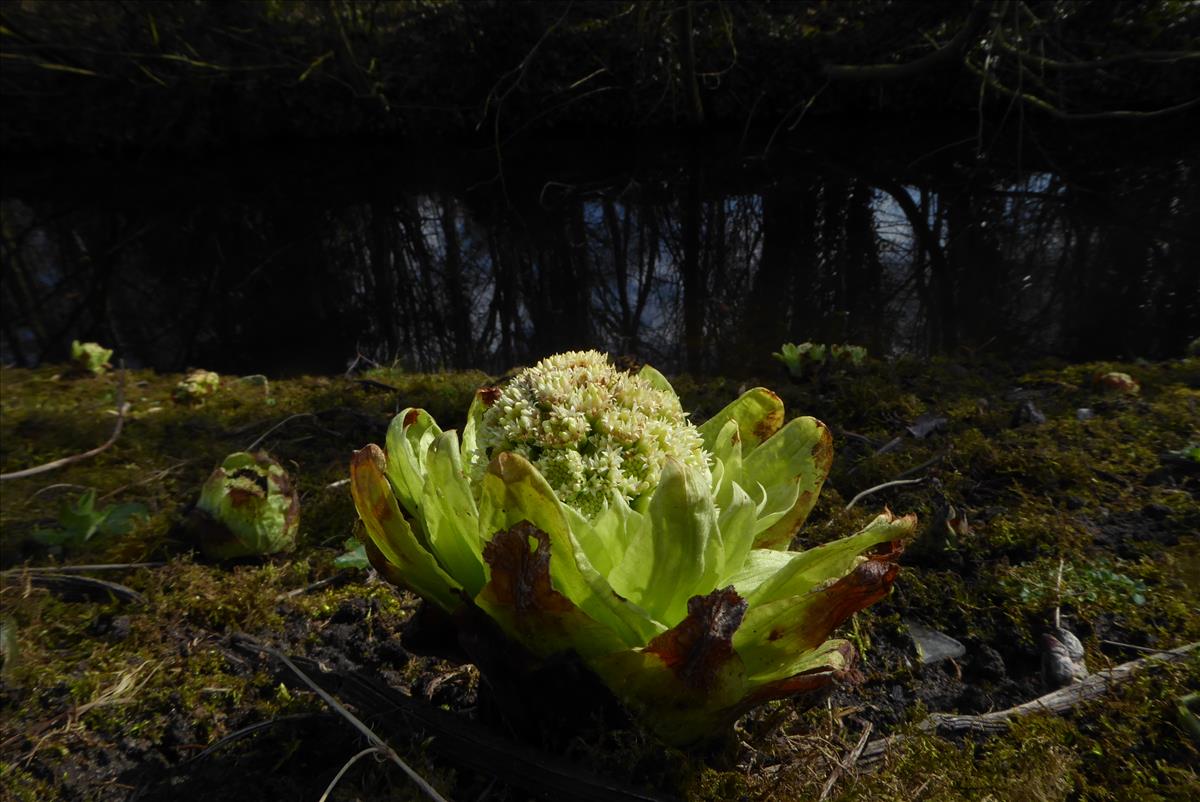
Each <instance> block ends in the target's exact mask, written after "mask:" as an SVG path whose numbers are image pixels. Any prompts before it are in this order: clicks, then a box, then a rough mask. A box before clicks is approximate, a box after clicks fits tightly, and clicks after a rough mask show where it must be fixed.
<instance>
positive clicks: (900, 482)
mask: <svg viewBox="0 0 1200 802" xmlns="http://www.w3.org/2000/svg"><path fill="white" fill-rule="evenodd" d="M924 481H925V477H923V476H922V477H921V478H920V479H893V480H892V481H890V482H884V483H883V484H881V485H875V486H874V487H868V488H867V489H866V490H864V491H862V492H861V493H859V494H858V495H857V496H855V497H854V498H852V499H850V503H849V504H847V505H846V509H850V508H851V507H853V506H854V505H855V504H857V503H858V502H860V501H862V500H863V499H864V498H866V497H867V496H869V495H871V494H872V493H878V492H879V491H880V490H886V489H887V488H889V487H899V486H901V485H919V484H920V483H921V482H924Z"/></svg>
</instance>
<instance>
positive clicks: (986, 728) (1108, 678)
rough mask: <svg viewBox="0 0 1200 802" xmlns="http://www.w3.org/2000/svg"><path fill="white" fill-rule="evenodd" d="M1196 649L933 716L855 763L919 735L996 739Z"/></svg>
mask: <svg viewBox="0 0 1200 802" xmlns="http://www.w3.org/2000/svg"><path fill="white" fill-rule="evenodd" d="M1197 648H1200V643H1189V644H1187V645H1186V646H1180V647H1178V648H1176V649H1171V650H1169V651H1164V652H1160V653H1159V654H1156V655H1152V656H1150V657H1143V658H1141V659H1139V660H1132V661H1130V662H1128V663H1122V664H1121V665H1119V666H1116V667H1115V668H1111V669H1108V670H1107V671H1098V672H1096V673H1095V674H1092V675H1091V676H1090V677H1088V678H1087V679H1084V680H1082V681H1080V682H1077V683H1075V684H1074V685H1068V686H1067V687H1065V688H1061V689H1059V690H1057V691H1054V692H1052V693H1048V694H1046V695H1045V696H1039V697H1038V698H1036V699H1033V700H1032V701H1029V702H1024V703H1022V704H1019V705H1016V706H1015V707H1010V708H1007V709H1005V710H996V711H994V712H992V713H983V714H981V715H977V716H969V715H958V714H955V713H934V714H932V715H930V716H929V717H928V718H926V719H925V720H923V721H922V722H921V723H920V724H918V725H917V730H918V731H919V732H918V733H917V734H914V735H889V736H887V737H886V738H878V739H876V740H874V741H871V743H869V744H867V747H866V749H864V750H863V751H862V754H861V755H860V756H859V760H858V762H859V763H871V762H874V761H876V760H879V759H880V758H882V757H883V755H884V754H885V753H886V752H887V750H888V749H890V748H892V747H893V746H896V745H898V744H900V743H902V742H904V741H907V740H911V739H913V738H919V737H921V735H960V734H963V733H980V734H983V735H996V734H999V733H1002V732H1005V731H1006V730H1007V729H1008V727H1009V725H1010V723H1011V721H1012V719H1014V718H1020V717H1021V716H1028V715H1031V714H1033V713H1055V714H1058V713H1065V712H1066V711H1068V710H1070V709H1071V708H1073V707H1075V706H1076V705H1078V704H1080V703H1081V702H1086V701H1087V700H1089V699H1095V698H1096V697H1098V696H1102V695H1104V693H1105V692H1107V691H1108V690H1109V689H1110V688H1112V687H1114V686H1116V685H1119V684H1120V683H1122V682H1125V681H1127V680H1130V679H1132V678H1133V677H1134V676H1135V675H1136V674H1137V673H1138V672H1139V671H1141V670H1142V669H1145V668H1148V667H1150V666H1152V665H1157V664H1161V663H1177V662H1179V661H1181V660H1186V659H1187V658H1188V657H1190V656H1191V655H1192V654H1193V653H1194V652H1196V650H1197Z"/></svg>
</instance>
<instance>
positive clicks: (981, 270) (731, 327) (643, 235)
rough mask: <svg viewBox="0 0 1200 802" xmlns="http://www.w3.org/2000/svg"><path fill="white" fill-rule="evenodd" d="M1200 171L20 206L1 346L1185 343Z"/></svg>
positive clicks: (168, 363) (1096, 347) (200, 357)
mask: <svg viewBox="0 0 1200 802" xmlns="http://www.w3.org/2000/svg"><path fill="white" fill-rule="evenodd" d="M1191 175H1192V170H1190V169H1188V168H1185V167H1182V166H1180V165H1172V164H1169V165H1167V166H1165V167H1162V168H1146V169H1140V170H1135V169H1126V170H1121V171H1114V172H1113V173H1112V174H1110V175H1107V176H1105V177H1104V183H1103V185H1101V186H1100V187H1099V188H1097V189H1085V188H1082V187H1079V186H1075V185H1072V184H1070V183H1069V182H1067V181H1065V180H1063V179H1061V178H1060V177H1058V176H1053V175H1046V174H1036V175H1033V176H1029V177H1027V178H1025V179H1024V180H1023V181H1022V182H1021V183H1015V182H1011V181H1005V180H1003V179H993V178H991V177H984V178H983V179H978V180H976V179H971V181H970V182H965V181H964V182H953V183H950V184H949V186H923V187H914V186H911V185H906V186H903V187H900V188H899V189H896V188H895V187H894V186H893V185H892V184H891V183H890V182H884V183H885V184H886V187H885V188H882V189H881V188H880V187H879V186H873V185H872V184H871V182H870V181H868V180H866V179H863V178H847V177H845V176H843V175H837V174H835V175H832V176H824V175H817V174H809V175H797V176H796V177H795V178H791V179H784V178H777V179H775V180H772V181H770V182H769V183H767V184H766V185H765V186H762V187H761V188H759V189H758V190H757V191H754V192H742V193H740V194H736V195H728V196H726V195H717V196H710V195H705V196H704V197H702V198H700V199H699V200H698V201H697V200H695V199H694V196H693V195H692V192H693V191H692V190H691V189H689V188H688V182H689V180H690V179H688V178H687V177H686V176H685V177H669V178H668V179H665V180H664V179H659V180H657V181H650V182H647V183H646V184H639V183H637V182H626V183H624V184H622V185H619V186H606V187H599V188H594V189H589V190H588V191H586V192H568V193H566V194H560V195H558V196H556V197H554V198H553V199H551V198H548V197H543V199H542V202H541V203H540V204H538V203H534V204H531V205H529V206H528V207H526V208H524V209H520V210H518V209H514V208H512V207H510V206H507V205H505V203H504V202H503V201H502V200H501V199H499V198H497V197H494V196H492V194H489V195H484V196H480V195H479V194H478V193H476V194H475V195H471V194H470V193H468V197H467V199H466V200H463V199H462V198H460V197H456V196H455V195H454V194H450V193H445V192H431V193H425V192H420V193H412V194H405V193H394V192H388V193H386V194H385V193H380V192H378V191H375V192H373V193H369V195H370V197H369V199H364V200H360V201H359V202H354V203H346V204H345V205H341V206H339V207H337V208H323V207H322V206H321V205H320V200H319V198H292V197H280V198H270V199H267V200H264V199H262V198H256V199H245V198H244V199H236V200H232V201H230V202H222V203H215V202H202V203H197V204H192V205H188V204H180V205H178V206H177V207H176V208H169V207H167V208H164V207H159V206H154V205H151V206H149V207H147V206H146V205H144V204H136V203H131V204H130V205H129V206H128V207H126V208H119V209H118V208H106V209H100V208H97V207H94V206H92V207H89V206H86V205H85V206H84V207H83V208H72V207H71V206H65V205H64V204H62V203H59V202H34V203H24V202H19V201H10V202H8V203H7V205H6V207H5V235H6V249H5V261H6V272H9V274H10V275H11V277H12V281H11V282H9V281H6V282H5V284H6V290H5V296H4V303H5V308H6V314H5V315H4V318H5V321H6V322H5V342H6V345H7V347H8V348H9V349H10V354H11V356H12V357H13V358H17V359H26V360H29V359H33V358H36V357H37V356H38V355H40V354H43V353H45V354H49V355H51V356H53V355H54V354H55V349H56V348H58V347H60V345H59V343H60V342H62V341H64V340H65V341H69V340H70V339H71V337H72V336H76V335H80V336H87V337H95V338H98V339H100V340H102V341H105V342H107V343H110V344H114V345H117V346H119V347H120V349H121V351H122V352H123V353H124V354H125V355H126V357H127V358H131V359H134V358H136V359H139V360H141V361H145V362H147V363H151V364H155V365H159V366H163V367H178V366H183V365H185V364H191V363H203V364H206V365H211V366H214V367H221V366H224V367H226V368H227V369H231V370H240V369H246V370H249V369H250V368H252V367H253V366H255V365H261V364H271V365H276V366H279V369H280V370H290V369H294V370H299V369H325V370H330V369H336V368H337V367H338V366H339V365H341V364H342V363H343V362H344V361H345V360H346V359H347V358H348V357H353V355H354V354H355V353H356V352H361V353H363V354H364V355H367V356H370V357H372V358H374V359H377V360H381V361H383V360H390V359H393V358H398V359H399V360H400V361H401V362H402V363H403V364H405V365H407V366H410V367H412V368H414V369H432V368H436V367H439V366H453V367H467V366H488V367H491V368H494V369H502V368H504V367H506V366H508V365H512V364H517V363H522V362H528V361H531V360H533V359H536V358H537V357H539V356H541V355H544V354H546V353H550V352H553V351H556V350H561V349H564V348H567V347H572V346H584V345H587V346H598V347H603V348H606V349H609V350H612V351H614V352H617V353H636V354H638V355H641V356H643V357H647V358H653V359H655V360H656V361H658V362H665V363H667V364H672V365H675V366H678V367H684V366H685V365H688V366H693V367H699V368H701V369H721V370H723V371H734V372H736V371H738V370H739V369H745V368H751V367H763V366H766V365H767V364H768V363H767V362H766V361H765V358H766V357H768V355H769V353H770V351H771V350H773V349H775V348H777V347H778V345H779V343H781V342H783V341H784V340H797V341H799V340H806V339H811V340H817V341H828V342H840V341H851V342H857V343H862V344H866V345H867V346H868V347H869V348H871V350H872V351H874V352H876V353H886V352H888V351H911V352H916V353H931V352H938V351H944V350H947V349H952V348H955V347H964V348H969V349H977V348H984V347H986V348H989V349H992V350H996V351H1000V352H1014V351H1015V352H1026V353H1028V352H1042V351H1050V352H1059V353H1065V354H1072V355H1078V356H1096V355H1105V354H1117V353H1126V354H1138V355H1159V354H1163V355H1165V354H1169V353H1174V352H1178V351H1180V350H1181V349H1182V345H1183V343H1184V342H1185V341H1186V336H1187V334H1188V332H1189V331H1190V330H1191V328H1194V327H1195V326H1196V325H1197V322H1198V321H1197V320H1196V318H1195V315H1196V309H1195V298H1197V297H1200V287H1198V286H1197V271H1196V270H1194V266H1195V264H1197V263H1200V260H1197V253H1196V242H1195V239H1194V234H1193V233H1192V232H1193V231H1194V226H1195V222H1196V220H1195V209H1196V201H1195V198H1194V195H1195V192H1196V189H1195V187H1194V182H1193V181H1192V180H1190V179H1191ZM889 190H891V191H892V192H903V193H904V194H905V195H906V196H907V202H906V203H905V204H904V206H906V207H909V208H907V209H906V208H902V205H901V204H899V203H897V202H896V197H895V196H893V195H892V194H890V193H889ZM913 213H915V214H917V215H919V218H918V225H922V224H923V225H924V226H926V227H927V229H928V233H927V234H926V235H925V237H926V241H927V242H928V243H929V247H925V245H924V244H923V243H922V238H921V237H919V236H914V233H913V220H912V218H911V216H910V215H911V214H913ZM689 237H693V238H694V242H695V245H694V246H693V247H694V253H690V252H689V244H688V243H689ZM689 260H690V262H691V263H690V264H689ZM935 263H936V264H937V265H938V267H935ZM1189 266H1190V268H1189ZM685 269H686V270H692V271H694V275H692V276H691V277H690V282H691V283H689V277H688V276H686V275H685ZM689 292H692V293H695V294H696V296H697V297H694V298H692V299H690V300H689V297H688V295H689ZM689 303H692V304H695V306H696V308H697V309H698V318H699V319H698V322H696V321H693V322H692V325H693V326H698V327H699V329H698V331H693V332H692V333H693V334H694V335H696V337H695V339H693V340H689V339H688V333H689V332H688V322H689V321H688V317H687V310H688V305H689ZM689 344H691V345H692V346H693V347H694V348H695V349H696V353H694V354H692V355H691V358H690V359H689V354H688V347H689Z"/></svg>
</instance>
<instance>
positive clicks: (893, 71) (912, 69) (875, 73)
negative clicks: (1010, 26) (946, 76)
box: [822, 2, 1004, 82]
mask: <svg viewBox="0 0 1200 802" xmlns="http://www.w3.org/2000/svg"><path fill="white" fill-rule="evenodd" d="M991 11H992V4H991V3H983V2H977V3H975V5H974V6H972V8H971V11H970V13H969V14H968V15H967V20H966V22H965V23H964V24H963V26H962V27H961V28H960V29H959V30H958V33H956V34H955V35H954V38H953V39H951V40H950V41H949V42H947V43H946V44H945V45H943V46H942V47H939V48H938V49H937V50H934V51H933V52H932V53H928V54H926V55H924V56H921V57H920V58H918V59H915V60H913V61H909V62H907V63H905V64H853V65H851V64H827V65H825V66H824V67H823V69H822V72H823V73H824V74H825V77H826V78H828V79H829V80H831V81H879V82H886V81H899V80H903V79H905V78H912V77H915V76H917V75H921V74H922V73H925V72H928V71H929V70H932V69H934V68H936V67H941V66H943V65H947V64H952V63H954V62H961V61H962V56H963V54H964V53H965V52H966V51H967V50H969V49H970V48H971V47H973V46H974V44H975V38H976V34H978V33H979V31H980V30H981V29H982V28H983V26H984V24H985V23H986V22H987V19H988V15H989V14H990V13H991ZM1003 14H1004V10H1003V6H1001V7H1000V11H999V13H998V16H1003Z"/></svg>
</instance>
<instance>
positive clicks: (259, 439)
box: [243, 412, 317, 451]
mask: <svg viewBox="0 0 1200 802" xmlns="http://www.w3.org/2000/svg"><path fill="white" fill-rule="evenodd" d="M316 417H317V416H316V415H314V414H313V413H311V412H297V413H296V414H295V415H289V416H288V417H286V418H284V419H283V420H281V421H279V423H276V424H275V425H274V426H272V427H271V428H270V429H267V430H266V431H265V432H263V433H262V434H260V435H259V436H258V437H257V438H256V439H255V440H254V442H253V443H251V444H250V445H248V446H246V447H245V448H244V449H243V451H253V450H254V449H255V447H257V446H258V444H259V443H261V442H262V441H263V440H266V439H267V438H268V437H269V436H271V435H272V434H274V433H275V430H276V429H279V428H281V427H282V426H283V425H284V424H286V423H290V422H291V421H294V420H296V419H297V418H316Z"/></svg>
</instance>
